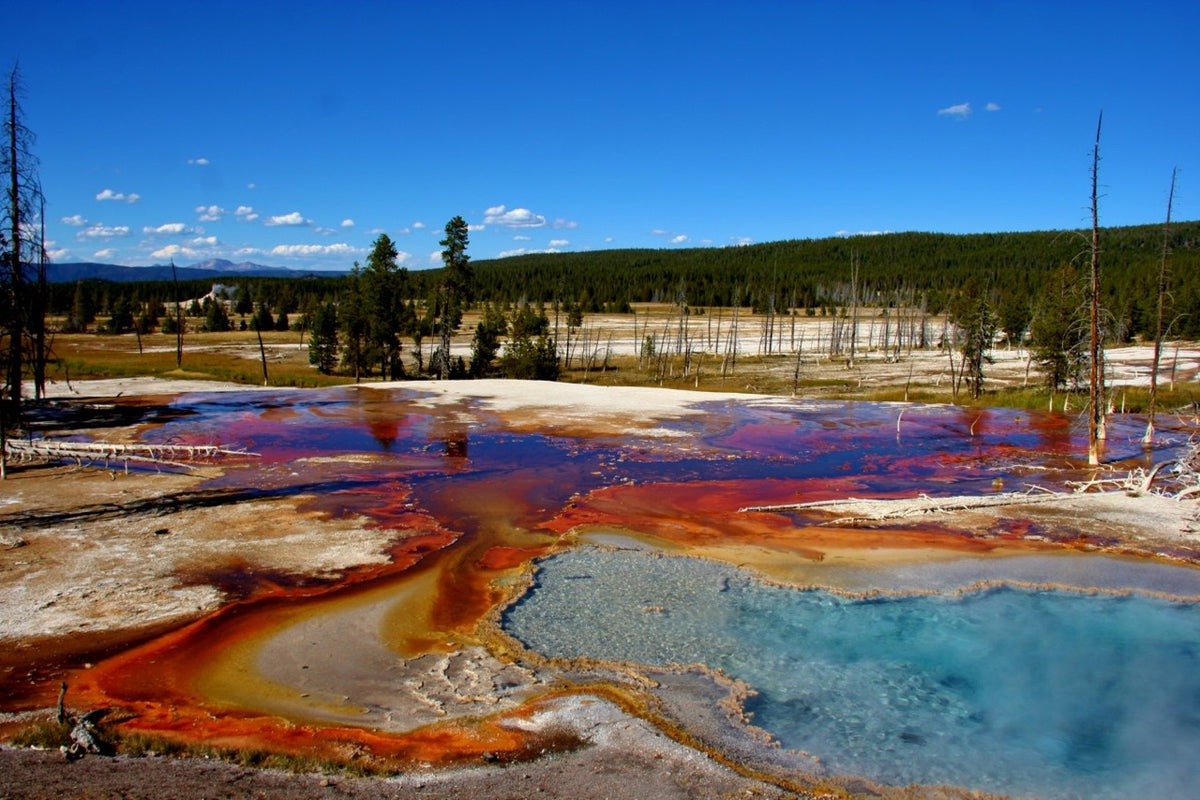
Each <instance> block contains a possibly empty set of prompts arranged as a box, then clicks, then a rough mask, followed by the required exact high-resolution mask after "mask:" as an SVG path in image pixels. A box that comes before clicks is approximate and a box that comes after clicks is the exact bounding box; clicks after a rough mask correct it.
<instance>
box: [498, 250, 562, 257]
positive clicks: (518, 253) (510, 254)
mask: <svg viewBox="0 0 1200 800" xmlns="http://www.w3.org/2000/svg"><path fill="white" fill-rule="evenodd" d="M561 252H562V251H561V250H559V249H557V248H554V247H547V248H546V249H544V250H537V249H534V250H530V249H529V248H526V247H518V248H516V249H515V250H501V251H500V252H499V253H497V254H496V258H511V257H513V256H523V255H528V254H532V253H561Z"/></svg>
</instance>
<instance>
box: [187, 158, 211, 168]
mask: <svg viewBox="0 0 1200 800" xmlns="http://www.w3.org/2000/svg"><path fill="white" fill-rule="evenodd" d="M187 163H189V164H195V165H196V166H198V167H207V166H208V163H209V162H208V159H207V158H189V159H188V160H187Z"/></svg>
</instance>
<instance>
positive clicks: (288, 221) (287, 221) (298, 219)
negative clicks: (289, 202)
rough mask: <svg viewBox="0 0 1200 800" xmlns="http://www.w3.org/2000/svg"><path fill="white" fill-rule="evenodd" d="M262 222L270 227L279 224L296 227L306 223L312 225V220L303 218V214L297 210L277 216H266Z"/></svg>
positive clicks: (278, 225)
mask: <svg viewBox="0 0 1200 800" xmlns="http://www.w3.org/2000/svg"><path fill="white" fill-rule="evenodd" d="M263 224H264V225H269V226H271V227H272V228H276V227H280V226H282V227H291V228H298V227H304V226H306V225H312V220H311V219H305V218H304V215H303V214H301V213H300V212H299V211H293V212H292V213H290V214H280V215H279V216H275V217H267V219H266V220H264V221H263Z"/></svg>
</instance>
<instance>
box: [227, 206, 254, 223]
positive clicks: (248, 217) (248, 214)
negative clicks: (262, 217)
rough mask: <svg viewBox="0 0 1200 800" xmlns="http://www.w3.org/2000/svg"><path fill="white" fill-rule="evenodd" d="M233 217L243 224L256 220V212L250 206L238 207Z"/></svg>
mask: <svg viewBox="0 0 1200 800" xmlns="http://www.w3.org/2000/svg"><path fill="white" fill-rule="evenodd" d="M233 215H234V216H235V217H237V218H238V219H240V220H243V221H244V222H254V220H256V219H258V212H257V211H255V210H254V209H253V208H251V207H250V206H238V207H237V210H235V211H234V212H233Z"/></svg>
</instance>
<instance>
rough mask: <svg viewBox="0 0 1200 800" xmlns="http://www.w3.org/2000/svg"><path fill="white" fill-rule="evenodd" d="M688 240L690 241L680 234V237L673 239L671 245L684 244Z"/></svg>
mask: <svg viewBox="0 0 1200 800" xmlns="http://www.w3.org/2000/svg"><path fill="white" fill-rule="evenodd" d="M687 240H688V237H686V236H684V235H683V234H682V233H681V234H679V235H678V236H673V237H671V244H683V243H684V242H686V241H687Z"/></svg>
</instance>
